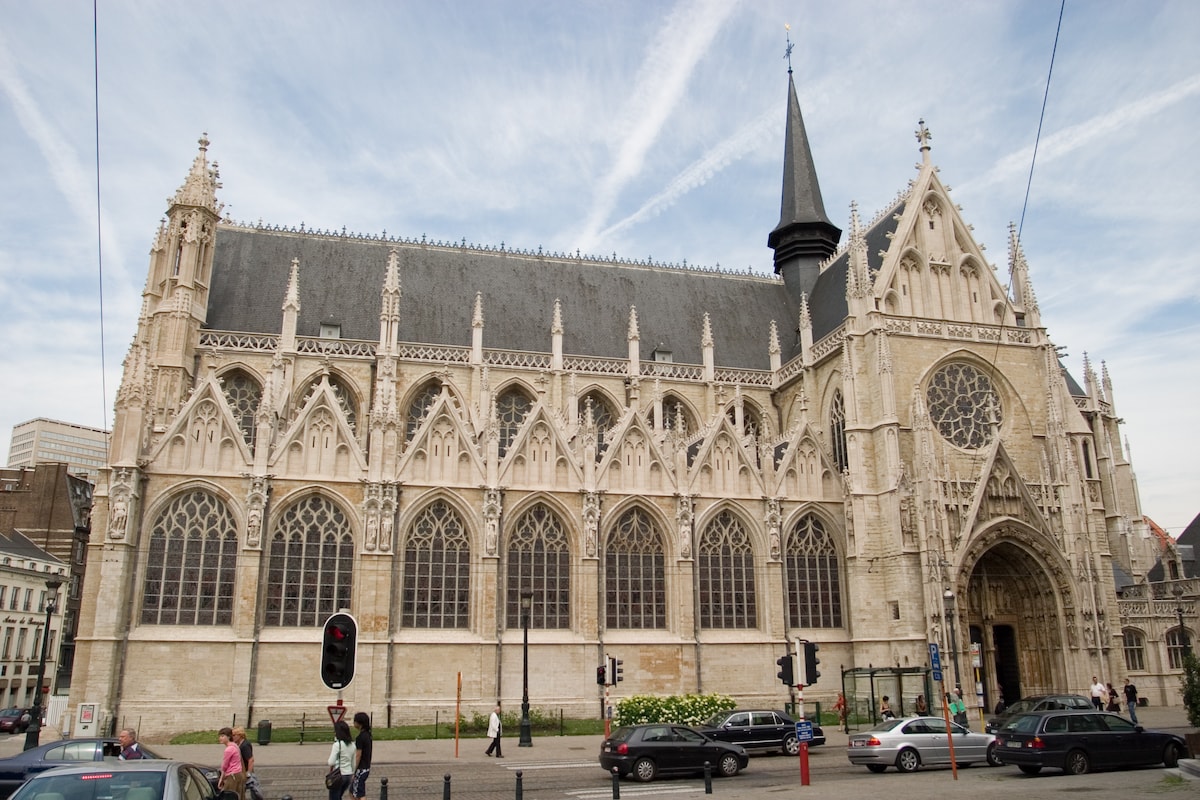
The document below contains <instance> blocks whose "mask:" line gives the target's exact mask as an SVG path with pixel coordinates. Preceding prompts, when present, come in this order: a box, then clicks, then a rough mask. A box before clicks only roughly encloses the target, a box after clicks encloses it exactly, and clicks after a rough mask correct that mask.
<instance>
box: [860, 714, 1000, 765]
mask: <svg viewBox="0 0 1200 800" xmlns="http://www.w3.org/2000/svg"><path fill="white" fill-rule="evenodd" d="M951 744H953V746H954V763H955V764H957V765H958V766H960V767H965V766H969V765H971V764H979V763H984V764H988V765H989V766H998V765H999V763H1000V762H999V761H998V760H997V758H996V737H995V736H992V735H991V734H990V733H972V732H971V731H969V730H967V729H966V728H964V727H963V726H961V725H959V724H957V723H955V722H951V723H950V728H949V732H947V728H946V720H944V719H943V718H941V717H905V718H903V719H889V720H884V721H883V722H881V723H879V724H878V725H876V726H875V727H874V728H871V729H870V730H869V731H863V732H862V733H854V734H851V735H850V742H849V744H848V745H847V746H846V757H847V758H849V759H850V763H851V764H860V765H862V766H864V767H866V768H867V769H869V770H871V772H883V771H884V770H886V769H887V768H888V767H891V766H895V767H896V769H898V770H900V771H901V772H913V771H915V770H916V769H917V768H918V767H928V766H935V765H939V764H942V765H946V764H949V763H950V760H951V759H950V746H951Z"/></svg>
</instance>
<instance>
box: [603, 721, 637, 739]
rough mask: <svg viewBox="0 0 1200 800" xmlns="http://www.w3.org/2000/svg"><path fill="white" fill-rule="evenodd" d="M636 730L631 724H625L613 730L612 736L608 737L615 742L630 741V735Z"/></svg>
mask: <svg viewBox="0 0 1200 800" xmlns="http://www.w3.org/2000/svg"><path fill="white" fill-rule="evenodd" d="M634 730H635V729H634V728H632V727H630V726H627V725H623V726H621V727H620V728H617V729H616V730H615V731H613V732H612V736H610V737H608V738H610V739H612V740H613V741H614V742H627V741H629V737H630V736H633V732H634Z"/></svg>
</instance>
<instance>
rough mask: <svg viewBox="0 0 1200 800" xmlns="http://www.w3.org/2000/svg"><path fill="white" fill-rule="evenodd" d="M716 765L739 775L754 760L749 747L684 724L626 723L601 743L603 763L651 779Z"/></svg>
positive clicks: (718, 770)
mask: <svg viewBox="0 0 1200 800" xmlns="http://www.w3.org/2000/svg"><path fill="white" fill-rule="evenodd" d="M705 762H708V763H709V764H711V765H712V770H713V772H714V773H715V774H717V775H724V776H726V777H729V776H731V775H737V774H738V772H739V771H741V770H743V769H745V768H746V765H747V764H749V763H750V757H749V756H747V755H746V750H745V748H743V747H739V746H738V745H734V744H729V743H728V742H718V741H717V740H716V739H711V738H709V737H708V736H705V735H704V734H703V733H700V732H699V731H696V730H693V729H691V728H688V727H686V726H684V725H670V724H666V723H658V724H654V725H622V726H621V727H619V728H617V729H616V730H615V731H613V732H612V735H611V736H609V737H608V738H607V739H605V740H604V742H603V743H602V744H601V745H600V766H601V767H603V768H604V769H605V771H606V772H611V771H612V770H613V769H614V768H615V769H616V770H617V772H618V773H619V774H620V775H621V777H625V776H626V775H632V776H633V777H635V778H637V779H638V780H639V781H650V780H654V778H655V777H656V776H658V775H672V774H680V773H694V772H701V771H703V770H704V764H705Z"/></svg>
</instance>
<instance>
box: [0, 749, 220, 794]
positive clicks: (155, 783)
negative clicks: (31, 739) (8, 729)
mask: <svg viewBox="0 0 1200 800" xmlns="http://www.w3.org/2000/svg"><path fill="white" fill-rule="evenodd" d="M51 797H52V798H54V800H59V798H61V800H100V799H101V798H118V797H119V798H122V799H123V800H215V798H216V797H217V790H216V789H215V788H214V787H213V785H212V783H211V782H210V781H209V780H208V777H207V776H206V775H205V773H204V770H203V769H202V768H201V767H197V766H195V765H193V764H187V763H185V762H183V761H171V760H169V759H157V760H155V759H140V760H137V761H115V762H112V763H100V764H97V763H91V764H83V765H78V766H63V767H58V768H57V769H53V770H48V771H46V772H42V773H40V774H38V775H34V776H33V777H32V778H30V779H29V782H28V783H26V784H25V785H24V786H22V787H21V788H20V789H18V790H17V791H16V792H15V793H14V794H13V795H12V800H35V799H38V800H44V798H51Z"/></svg>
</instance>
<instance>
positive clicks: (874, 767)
mask: <svg viewBox="0 0 1200 800" xmlns="http://www.w3.org/2000/svg"><path fill="white" fill-rule="evenodd" d="M867 769H869V770H871V772H884V771H886V770H887V765H886V764H867Z"/></svg>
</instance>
